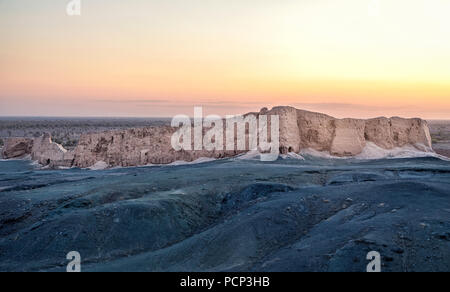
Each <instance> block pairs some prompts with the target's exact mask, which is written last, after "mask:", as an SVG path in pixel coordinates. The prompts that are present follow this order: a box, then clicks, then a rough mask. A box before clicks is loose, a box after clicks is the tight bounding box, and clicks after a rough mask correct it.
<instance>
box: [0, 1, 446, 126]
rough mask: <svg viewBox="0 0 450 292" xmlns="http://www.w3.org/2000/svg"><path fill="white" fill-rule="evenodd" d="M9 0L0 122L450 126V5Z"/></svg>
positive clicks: (2, 33)
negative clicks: (274, 109)
mask: <svg viewBox="0 0 450 292" xmlns="http://www.w3.org/2000/svg"><path fill="white" fill-rule="evenodd" d="M68 2H69V1H65V0H39V1H28V0H0V43H1V46H0V115H34V116H36V115H51V116H66V115H68V116H172V115H174V114H179V113H185V114H191V113H192V110H193V106H194V105H196V106H198V105H202V106H204V107H205V111H206V112H207V113H215V114H221V115H225V114H236V113H242V112H246V111H249V110H257V109H259V108H260V107H262V106H268V107H270V106H274V105H293V106H296V107H299V108H305V109H309V110H315V111H321V112H325V113H328V114H331V115H335V116H338V117H345V116H349V117H373V116H381V115H386V116H392V115H400V116H407V117H411V116H418V117H423V118H436V119H450V53H449V52H450V38H449V37H448V36H449V35H450V17H448V15H450V1H448V0H427V1H426V0H409V1H407V0H339V1H329V0H328V1H326V0H310V1H309V0H308V1H304V0H283V1H279V0H189V1H186V0H164V1H148V0H147V1H145V0H128V1H121V0H84V1H83V0H81V2H82V15H81V16H75V17H69V16H67V15H66V14H65V5H66V4H67V3H68Z"/></svg>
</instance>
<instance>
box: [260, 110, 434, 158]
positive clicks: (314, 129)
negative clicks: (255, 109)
mask: <svg viewBox="0 0 450 292" xmlns="http://www.w3.org/2000/svg"><path fill="white" fill-rule="evenodd" d="M266 114H268V115H279V116H280V146H281V152H282V153H286V152H291V150H292V151H293V152H299V151H300V150H301V149H306V148H311V149H314V150H317V151H326V152H329V153H330V154H331V155H335V156H354V155H357V154H360V153H361V152H362V150H363V149H364V147H365V146H366V143H367V142H373V143H375V144H376V145H377V146H379V147H381V148H384V149H393V148H396V147H403V146H406V145H412V146H414V147H416V148H417V149H418V150H419V151H426V152H428V151H432V145H431V136H430V131H429V128H428V124H427V122H426V121H424V120H422V119H418V118H414V119H403V118H398V117H393V118H390V119H389V118H384V117H381V118H375V119H369V120H362V119H336V118H333V117H330V116H328V115H325V114H321V113H313V112H308V111H304V110H298V109H295V108H292V107H275V108H273V109H272V110H270V111H267V113H266Z"/></svg>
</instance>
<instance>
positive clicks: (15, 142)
mask: <svg viewBox="0 0 450 292" xmlns="http://www.w3.org/2000/svg"><path fill="white" fill-rule="evenodd" d="M32 148H33V139H30V138H9V139H6V142H5V145H4V146H3V149H2V154H1V156H2V157H3V158H4V159H11V158H21V157H24V156H26V155H29V154H31V152H32Z"/></svg>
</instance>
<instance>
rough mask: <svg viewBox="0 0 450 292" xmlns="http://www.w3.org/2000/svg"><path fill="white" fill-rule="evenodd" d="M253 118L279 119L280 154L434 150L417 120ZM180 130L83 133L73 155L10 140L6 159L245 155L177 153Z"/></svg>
mask: <svg viewBox="0 0 450 292" xmlns="http://www.w3.org/2000/svg"><path fill="white" fill-rule="evenodd" d="M253 114H255V115H256V116H258V115H261V114H264V115H278V116H279V121H280V153H281V154H286V153H288V152H296V153H299V152H300V151H301V150H303V149H314V150H316V151H326V152H328V153H330V154H331V155H334V156H340V157H346V156H355V155H358V154H360V153H361V152H362V151H363V149H364V147H365V146H366V144H367V143H368V142H372V143H374V144H376V145H377V146H379V147H381V148H384V149H393V148H396V147H403V146H406V145H412V146H414V147H415V148H417V149H418V150H419V151H426V152H429V151H432V148H431V138H430V132H429V129H428V125H427V122H426V121H424V120H421V119H417V118H416V119H403V118H397V117H394V118H384V117H383V118H375V119H369V120H362V119H336V118H333V117H331V116H328V115H325V114H321V113H314V112H308V111H304V110H298V109H296V108H293V107H275V108H273V109H271V110H268V109H267V108H264V109H262V110H261V111H260V112H259V113H253ZM247 115H248V114H247ZM225 124H226V123H224V126H225ZM175 131H176V129H175V128H172V127H169V126H160V127H148V128H137V129H129V130H118V131H107V132H101V133H90V134H84V135H82V136H81V138H80V141H79V143H78V146H77V147H76V148H75V149H74V150H72V151H67V150H65V149H64V148H63V147H62V146H61V145H59V144H56V143H54V142H52V140H51V137H50V135H44V136H43V137H40V138H37V139H34V140H33V139H22V138H14V139H7V140H6V144H5V147H4V150H3V156H4V157H5V158H13V157H20V156H23V155H26V154H31V156H32V159H34V160H37V161H38V162H39V163H40V164H42V165H49V166H50V167H58V166H63V167H83V168H84V167H91V166H93V165H96V164H97V163H99V162H101V163H102V165H103V164H104V165H107V166H109V167H113V166H138V165H147V164H169V163H172V162H175V161H180V160H182V161H194V160H196V159H198V158H200V157H211V158H225V157H232V156H235V155H237V154H240V153H242V152H243V151H237V150H234V151H226V150H214V151H207V150H197V151H185V150H181V151H175V150H174V149H173V148H172V146H171V137H172V135H173V133H174V132H175ZM204 132H205V130H204Z"/></svg>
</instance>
